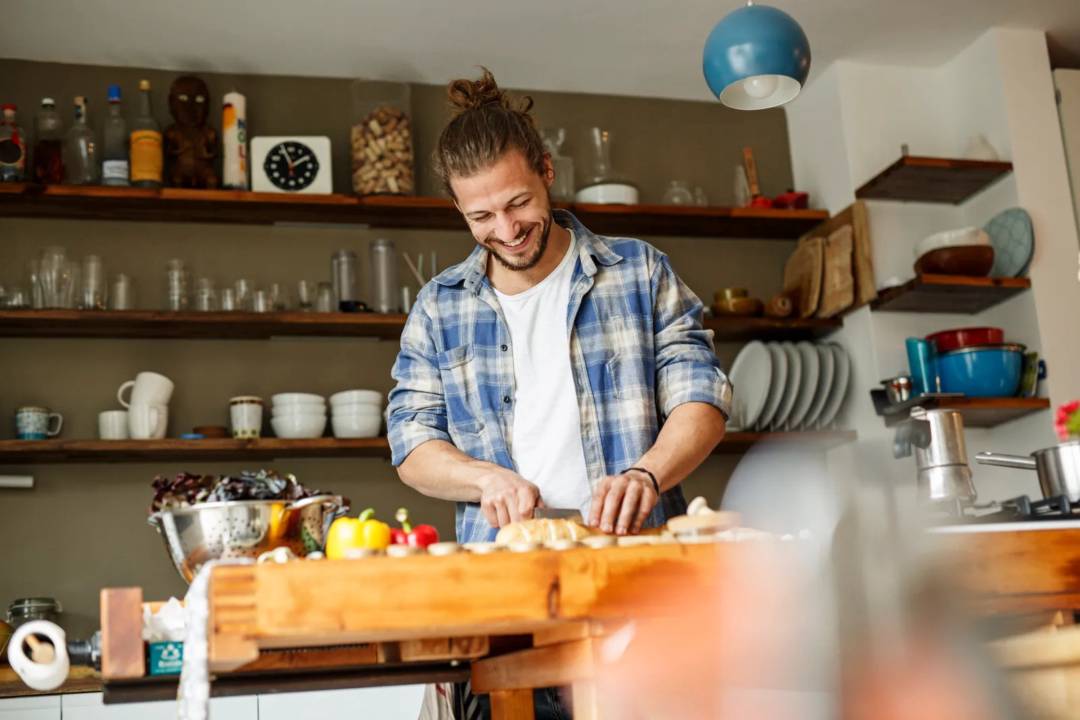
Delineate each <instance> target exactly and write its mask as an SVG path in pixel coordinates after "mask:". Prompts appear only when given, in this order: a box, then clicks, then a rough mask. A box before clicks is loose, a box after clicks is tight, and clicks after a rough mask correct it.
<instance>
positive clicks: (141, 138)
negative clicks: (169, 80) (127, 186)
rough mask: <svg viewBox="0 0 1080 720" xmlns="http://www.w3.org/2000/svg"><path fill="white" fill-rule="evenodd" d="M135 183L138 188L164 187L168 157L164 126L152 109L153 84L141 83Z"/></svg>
mask: <svg viewBox="0 0 1080 720" xmlns="http://www.w3.org/2000/svg"><path fill="white" fill-rule="evenodd" d="M130 127H131V135H129V136H128V137H129V139H130V142H131V147H130V148H129V151H130V162H131V184H132V185H134V186H135V187H161V177H162V166H163V165H164V154H163V153H162V147H161V127H160V126H159V125H158V124H157V120H155V119H154V113H153V112H152V111H151V109H150V81H149V80H140V81H139V111H138V113H137V114H136V115H135V119H134V121H133V122H132V123H131V126H130Z"/></svg>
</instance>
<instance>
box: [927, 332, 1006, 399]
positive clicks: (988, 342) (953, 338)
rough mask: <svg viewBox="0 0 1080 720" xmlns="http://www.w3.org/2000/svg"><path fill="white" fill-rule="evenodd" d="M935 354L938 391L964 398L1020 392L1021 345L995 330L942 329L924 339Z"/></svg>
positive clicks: (1002, 395) (999, 395)
mask: <svg viewBox="0 0 1080 720" xmlns="http://www.w3.org/2000/svg"><path fill="white" fill-rule="evenodd" d="M926 340H927V342H929V343H930V344H931V345H933V347H934V350H935V351H936V354H937V361H936V366H937V374H938V378H939V380H940V383H941V391H942V392H947V393H963V394H964V395H966V396H967V397H1012V396H1014V395H1016V394H1017V391H1018V390H1019V389H1020V379H1021V375H1022V371H1023V367H1024V350H1025V348H1024V346H1023V345H1019V344H1017V343H1007V342H1005V332H1004V331H1003V330H1002V329H1001V328H997V327H968V328H956V329H953V330H943V331H941V332H936V333H934V334H932V335H928V336H927V337H926Z"/></svg>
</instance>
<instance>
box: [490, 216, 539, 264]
mask: <svg viewBox="0 0 1080 720" xmlns="http://www.w3.org/2000/svg"><path fill="white" fill-rule="evenodd" d="M551 223H552V219H551V213H548V216H547V218H546V219H545V220H544V222H543V224H542V227H541V228H540V240H539V241H538V242H537V243H536V250H534V251H533V253H532V255H529V256H527V257H525V258H522V259H521V260H518V261H517V262H511V261H510V260H507V259H506V258H504V257H503V256H502V253H500V252H499V251H498V249H497V248H498V244H497V243H498V241H497V240H495V241H491V245H490V246H489V247H488V249H489V250H491V254H492V255H493V256H494V257H495V259H496V260H498V261H499V264H500V265H502V266H503V267H504V268H506V269H507V270H513V271H516V272H521V271H523V270H529V269H531V268H534V267H536V264H537V263H539V262H540V259H541V258H542V257H544V251H545V250H547V243H548V236H549V235H550V234H551ZM533 227H534V226H530V227H529V229H528V230H526V234H528V233H530V232H532V228H533ZM516 239H517V238H515V240H516Z"/></svg>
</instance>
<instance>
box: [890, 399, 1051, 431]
mask: <svg viewBox="0 0 1080 720" xmlns="http://www.w3.org/2000/svg"><path fill="white" fill-rule="evenodd" d="M904 405H905V406H906V407H914V406H915V405H918V406H920V407H923V408H926V409H927V410H933V409H934V408H948V409H950V410H959V411H960V414H961V415H962V416H963V417H964V427H976V428H992V427H997V426H998V425H1001V424H1003V423H1007V422H1009V421H1011V420H1016V419H1017V418H1020V417H1023V416H1025V415H1030V414H1031V413H1036V412H1040V411H1042V410H1046V409H1047V408H1049V407H1050V400H1049V399H1047V398H1012V397H1004V398H965V397H960V398H956V397H954V398H936V397H928V396H922V397H919V398H913V399H912V400H909V401H908V402H907V403H904ZM908 417H909V413H908V411H907V410H903V411H901V410H899V408H894V409H893V412H889V414H887V415H885V424H886V425H887V426H889V427H892V426H893V425H896V424H897V423H899V422H901V421H903V420H906V419H907V418H908Z"/></svg>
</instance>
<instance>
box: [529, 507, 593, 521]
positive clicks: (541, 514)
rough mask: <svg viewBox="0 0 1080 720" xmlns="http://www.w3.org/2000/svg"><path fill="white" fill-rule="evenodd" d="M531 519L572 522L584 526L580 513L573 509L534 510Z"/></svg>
mask: <svg viewBox="0 0 1080 720" xmlns="http://www.w3.org/2000/svg"><path fill="white" fill-rule="evenodd" d="M533 517H534V518H548V519H550V520H573V521H574V522H577V523H581V524H582V525H584V524H585V521H584V519H583V518H582V517H581V511H580V510H574V509H573V508H549V507H542V508H536V509H534V510H533Z"/></svg>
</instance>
